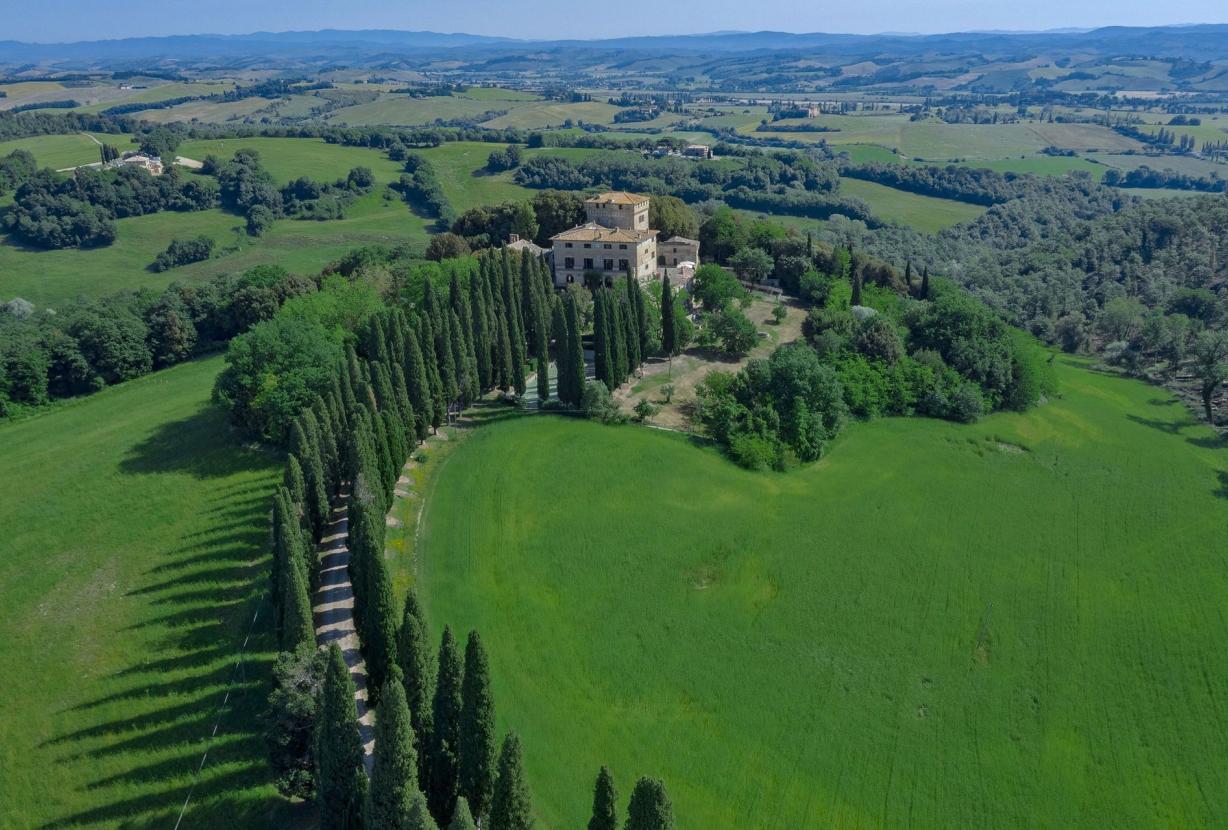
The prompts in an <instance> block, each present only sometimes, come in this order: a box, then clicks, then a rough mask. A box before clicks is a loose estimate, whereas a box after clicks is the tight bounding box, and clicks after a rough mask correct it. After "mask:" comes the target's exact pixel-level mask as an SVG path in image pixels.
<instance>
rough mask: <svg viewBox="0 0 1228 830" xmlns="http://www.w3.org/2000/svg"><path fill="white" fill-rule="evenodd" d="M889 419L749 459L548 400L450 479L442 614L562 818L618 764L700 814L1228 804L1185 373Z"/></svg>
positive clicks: (1048, 812)
mask: <svg viewBox="0 0 1228 830" xmlns="http://www.w3.org/2000/svg"><path fill="white" fill-rule="evenodd" d="M1060 377H1061V381H1062V383H1063V390H1064V394H1063V397H1062V398H1061V399H1060V400H1056V401H1053V402H1051V403H1049V404H1048V405H1046V406H1044V407H1042V408H1040V409H1038V410H1035V411H1033V412H1030V413H1027V414H1002V415H995V416H993V417H990V418H987V419H985V420H984V421H982V422H981V423H979V424H977V425H973V426H960V425H955V424H950V423H944V422H939V421H919V420H883V421H878V422H874V423H868V424H859V425H856V426H855V427H853V428H852V429H850V430H849V431H848V432H847V433H846V435H845V436H844V437H843V438H842V439H841V440H840V441H839V442H838V444H837V445H836V446H835V447H833V448H832V450H831V452H830V455H829V456H828V457H827V458H826V459H825V460H823V461H822V462H820V463H818V464H816V465H814V466H811V467H808V468H805V469H802V470H800V471H796V472H793V473H790V474H752V473H748V472H745V471H742V470H740V469H738V468H737V467H735V466H734V465H733V464H732V463H730V462H728V461H726V460H725V459H723V458H722V457H721V456H719V455H718V454H717V453H716V452H715V451H714V450H711V449H706V448H699V447H696V446H692V445H691V444H690V443H688V441H687V440H686V439H684V438H682V437H680V436H677V435H670V434H665V433H661V432H658V431H653V430H647V429H640V428H635V427H630V426H628V427H619V428H611V427H603V426H600V425H595V424H592V423H587V422H580V421H574V420H570V419H560V418H555V417H539V418H532V417H525V418H519V419H513V420H511V421H507V422H503V423H499V424H495V425H492V426H489V427H483V428H482V429H480V430H478V431H476V432H475V433H474V435H473V436H472V437H471V438H470V439H468V440H467V441H465V442H463V443H462V444H461V445H460V446H459V447H457V448H456V450H455V451H454V452H453V453H452V454H451V455H450V456H449V457H448V458H447V459H446V460H445V461H444V462H443V465H442V466H441V468H440V470H439V472H438V473H437V474H436V476H435V477H434V478H433V479H432V482H431V485H430V490H429V491H428V496H427V498H428V502H427V507H426V511H425V515H424V517H423V523H424V524H423V527H422V528H421V541H420V544H419V546H418V548H417V550H418V556H419V561H418V562H417V571H418V579H419V581H420V591H421V593H422V596H423V598H424V600H425V601H426V605H427V607H428V611H429V615H430V619H431V624H432V626H433V627H434V628H435V630H436V633H438V631H439V630H440V629H441V628H442V626H443V625H444V624H450V625H451V626H453V628H455V629H459V630H460V631H464V630H467V629H469V628H471V627H476V628H478V629H479V630H480V631H481V632H482V636H483V640H484V642H485V643H486V645H487V648H488V649H489V651H490V655H491V667H492V671H493V678H494V693H495V699H496V702H497V710H498V721H499V728H500V729H501V730H506V729H516V730H517V731H519V732H520V734H521V735H522V737H523V740H524V745H525V759H526V764H527V768H528V775H529V779H530V783H531V785H532V787H533V790H534V793H535V796H536V802H535V804H536V807H537V810H538V814H539V817H540V819H541V820H542V824H543V826H547V827H556V828H562V827H579V826H582V825H583V823H584V821H585V820H586V817H587V814H588V810H589V807H590V804H591V787H592V781H593V778H594V777H595V775H596V773H597V770H598V768H599V767H600V765H602V764H609V765H610V767H611V768H612V770H613V772H614V774H615V777H616V779H617V782H618V785H619V788H620V791H621V792H622V794H623V798H624V801H623V804H624V806H625V798H626V794H627V793H628V792H629V790H630V788H631V785H632V784H633V782H634V780H635V778H636V777H638V776H640V775H643V774H651V775H660V776H663V777H664V778H665V780H666V781H667V783H668V786H669V790H670V793H671V795H672V796H673V799H674V804H675V808H676V812H677V814H678V819H679V827H680V828H684V830H685V829H686V828H705V827H739V828H788V827H881V826H885V827H903V826H912V827H1038V826H1039V827H1057V826H1084V827H1086V826H1105V825H1112V826H1115V827H1176V826H1184V827H1192V826H1215V825H1219V824H1222V823H1223V822H1224V821H1225V820H1228V755H1225V753H1224V751H1223V747H1224V745H1225V741H1226V739H1228V711H1226V710H1225V700H1228V650H1225V649H1224V647H1223V643H1224V642H1225V639H1228V620H1226V619H1225V616H1224V613H1223V609H1224V607H1225V603H1228V568H1226V567H1225V564H1226V563H1225V555H1224V551H1225V545H1224V538H1225V535H1224V532H1225V530H1226V529H1228V520H1226V518H1225V517H1226V515H1228V514H1226V511H1225V508H1226V507H1228V451H1226V450H1225V449H1224V447H1223V446H1222V445H1221V444H1218V443H1217V442H1216V441H1215V440H1214V439H1213V438H1212V437H1211V435H1210V433H1209V432H1208V431H1207V430H1206V429H1205V428H1203V427H1201V426H1198V425H1197V424H1195V423H1194V422H1193V421H1192V419H1191V418H1190V416H1189V415H1188V413H1187V412H1186V410H1184V409H1183V408H1182V407H1181V406H1180V405H1178V404H1176V403H1172V402H1169V401H1167V400H1162V399H1163V398H1165V395H1164V393H1163V392H1161V391H1159V390H1157V389H1155V388H1152V387H1148V386H1145V385H1143V384H1140V383H1135V382H1131V381H1126V380H1122V379H1119V378H1116V377H1109V376H1105V375H1101V374H1096V373H1093V372H1091V371H1088V370H1086V369H1083V368H1079V367H1077V366H1075V365H1073V364H1069V363H1068V364H1064V365H1062V366H1061V367H1060Z"/></svg>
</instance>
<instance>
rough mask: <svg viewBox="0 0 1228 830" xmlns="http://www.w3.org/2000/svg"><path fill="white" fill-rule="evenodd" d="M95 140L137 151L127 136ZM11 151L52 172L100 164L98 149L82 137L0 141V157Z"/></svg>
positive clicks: (102, 135) (100, 137) (102, 136)
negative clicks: (22, 152) (30, 155)
mask: <svg viewBox="0 0 1228 830" xmlns="http://www.w3.org/2000/svg"><path fill="white" fill-rule="evenodd" d="M96 137H97V139H98V140H99V141H102V142H105V143H107V144H110V145H112V146H114V147H118V148H119V149H120V150H121V151H122V150H135V149H136V144H135V143H134V142H133V141H132V136H129V135H107V134H106V133H98V134H97V135H96ZM14 150H28V151H29V152H31V153H33V154H34V160H35V161H37V162H38V164H39V166H40V167H50V168H52V169H54V170H62V169H63V168H65V167H77V166H79V165H82V164H93V163H94V162H96V161H98V160H99V155H98V145H97V144H95V143H94V142H93V141H91V140H90V138H89V137H88V136H86V135H83V134H81V133H72V134H70V135H40V136H34V137H33V138H18V139H15V140H13V141H0V156H7V155H8V154H9V153H11V152H13V151H14Z"/></svg>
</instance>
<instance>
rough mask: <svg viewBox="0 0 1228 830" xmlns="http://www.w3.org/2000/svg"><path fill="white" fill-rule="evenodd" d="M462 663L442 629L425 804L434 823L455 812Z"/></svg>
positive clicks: (449, 632)
mask: <svg viewBox="0 0 1228 830" xmlns="http://www.w3.org/2000/svg"><path fill="white" fill-rule="evenodd" d="M461 674H462V669H461V662H460V656H459V655H458V654H457V651H456V639H455V638H454V637H453V636H452V629H451V628H449V627H447V626H445V627H444V629H443V639H442V641H441V642H440V645H439V674H438V675H437V676H436V678H435V697H434V699H433V700H432V702H431V709H432V711H431V716H432V718H433V722H432V725H431V768H430V776H431V781H430V786H429V787H428V788H427V792H426V800H427V804H428V805H429V806H430V808H431V815H433V816H434V817H435V820H436V821H440V822H446V821H447V820H448V819H450V818H451V817H452V811H453V810H455V809H456V796H457V788H458V785H459V782H458V779H457V773H458V761H459V759H458V751H459V748H460V711H461Z"/></svg>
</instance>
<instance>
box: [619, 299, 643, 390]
mask: <svg viewBox="0 0 1228 830" xmlns="http://www.w3.org/2000/svg"><path fill="white" fill-rule="evenodd" d="M637 290H638V289H637ZM634 305H635V303H634V302H628V303H627V304H626V308H625V309H624V311H623V333H624V337H625V342H626V350H627V374H628V375H631V374H634V373H635V370H636V369H638V368H639V367H640V335H639V330H638V328H637V327H636V323H635V308H634V307H633V306H634Z"/></svg>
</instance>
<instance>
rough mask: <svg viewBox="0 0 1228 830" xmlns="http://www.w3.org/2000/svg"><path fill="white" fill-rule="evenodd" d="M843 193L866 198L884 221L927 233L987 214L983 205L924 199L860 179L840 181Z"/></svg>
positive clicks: (928, 197)
mask: <svg viewBox="0 0 1228 830" xmlns="http://www.w3.org/2000/svg"><path fill="white" fill-rule="evenodd" d="M840 192H841V193H842V194H844V195H845V196H855V197H856V198H858V199H864V200H865V201H866V203H867V204H869V205H870V210H872V211H873V212H874V215H875V216H878V217H879V218H881V219H886V220H887V221H888V222H895V223H896V224H900V225H908V226H909V227H912V228H916V229H917V230H919V231H922V232H924V233H937V232H938V231H940V230H942V229H943V228H948V227H950V226H951V225H958V224H960V223H961V222H971V221H972V220H973V219H975V218H977V217H978V216H980V215H981V214H982V213H984V212H985V208H983V207H981V206H980V205H973V204H970V203H968V202H960V201H957V200H955V199H939V198H937V197H935V196H922V195H920V194H918V193H909V192H908V191H906V190H897V189H896V188H894V187H887V186H885V185H881V184H878V183H876V182H867V181H862V180H861V179H848V178H841V179H840Z"/></svg>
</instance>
